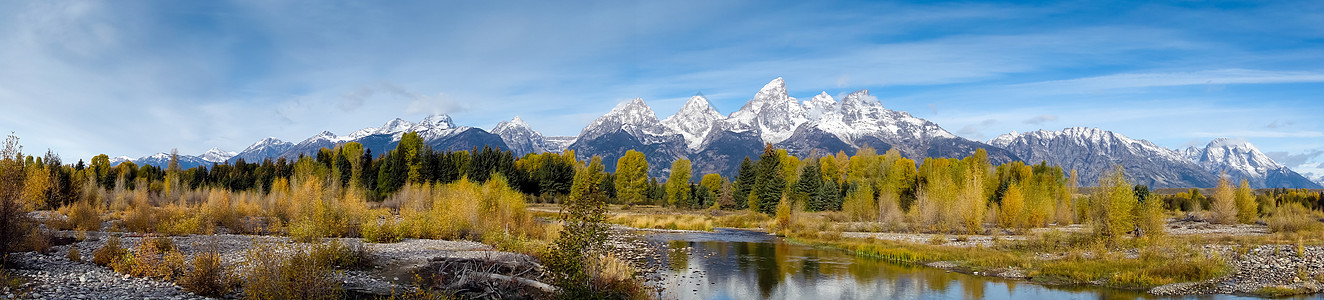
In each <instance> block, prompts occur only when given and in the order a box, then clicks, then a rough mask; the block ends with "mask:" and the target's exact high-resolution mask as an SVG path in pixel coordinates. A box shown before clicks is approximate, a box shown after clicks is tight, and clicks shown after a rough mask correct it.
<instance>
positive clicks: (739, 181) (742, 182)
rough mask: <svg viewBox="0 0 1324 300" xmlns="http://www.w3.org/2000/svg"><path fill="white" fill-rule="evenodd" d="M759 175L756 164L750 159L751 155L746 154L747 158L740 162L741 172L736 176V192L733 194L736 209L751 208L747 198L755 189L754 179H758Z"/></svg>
mask: <svg viewBox="0 0 1324 300" xmlns="http://www.w3.org/2000/svg"><path fill="white" fill-rule="evenodd" d="M757 176H758V174H757V173H756V172H755V170H754V164H753V163H752V162H750V161H749V156H746V157H745V160H744V161H741V162H740V173H739V174H738V175H737V176H736V181H735V186H734V189H735V194H734V195H733V196H734V198H735V209H746V208H749V201H746V199H748V198H749V195H750V193H751V191H753V190H754V181H756V180H757Z"/></svg>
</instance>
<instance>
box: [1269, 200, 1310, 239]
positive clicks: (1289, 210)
mask: <svg viewBox="0 0 1324 300" xmlns="http://www.w3.org/2000/svg"><path fill="white" fill-rule="evenodd" d="M1319 220H1320V215H1319V213H1317V212H1314V211H1311V210H1310V209H1308V208H1306V207H1305V206H1301V204H1300V203H1287V204H1284V205H1282V206H1279V207H1278V209H1276V210H1274V211H1273V214H1272V215H1270V216H1269V217H1268V218H1265V223H1268V224H1269V230H1270V231H1272V232H1275V233H1315V232H1320V231H1324V223H1320V221H1319Z"/></svg>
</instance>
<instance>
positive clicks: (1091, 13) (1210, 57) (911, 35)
mask: <svg viewBox="0 0 1324 300" xmlns="http://www.w3.org/2000/svg"><path fill="white" fill-rule="evenodd" d="M1099 2H1101V1H1080V2H1063V3H1038V2H1031V3H1019V2H929V1H925V2H922V3H909V2H819V1H812V2H810V3H801V2H800V1H788V2H774V1H641V2H628V1H600V2H576V3H569V2H561V1H528V2H507V1H462V2H443V1H428V2H417V3H405V2H392V3H391V5H377V3H376V2H338V3H337V2H328V1H307V2H286V1H251V2H221V1H115V2H105V1H97V2H79V1H58V2H57V1H6V0H0V45H4V46H3V47H0V107H3V109H0V115H2V116H3V117H0V130H4V131H6V132H9V131H13V132H15V133H16V134H17V135H18V136H19V137H20V138H21V139H22V144H23V145H25V146H26V148H25V149H26V150H27V152H29V153H36V152H44V151H45V150H46V149H48V148H49V149H52V150H54V151H55V152H57V153H60V154H61V155H62V156H63V157H64V159H65V160H66V161H76V160H77V159H85V158H89V157H91V156H93V155H96V154H98V153H106V154H110V155H112V156H116V155H128V156H132V157H138V156H144V155H148V154H151V153H155V152H162V151H168V150H169V149H171V148H178V149H179V150H180V151H181V152H182V153H201V152H203V151H205V150H206V149H208V148H211V147H221V148H222V149H226V150H230V151H239V150H242V149H243V148H245V147H247V146H248V145H249V144H251V143H253V142H255V141H257V140H259V139H261V138H264V137H268V136H274V137H277V138H281V139H285V140H289V141H294V142H298V141H299V140H302V139H304V138H307V137H308V136H311V135H313V134H316V133H317V132H320V131H322V130H330V131H332V132H335V133H338V134H348V133H349V132H352V131H354V130H357V129H360V128H363V127H369V126H379V125H381V124H382V123H385V122H386V121H388V120H390V119H392V118H395V117H402V118H405V119H407V120H411V121H417V120H420V119H422V118H423V117H424V116H426V115H428V114H431V113H447V114H450V115H451V116H452V117H453V118H454V119H455V121H456V122H457V123H459V124H461V125H469V126H477V127H483V128H491V127H492V126H494V125H495V124H496V123H497V122H499V121H501V120H506V119H510V118H512V117H514V116H516V115H519V116H521V117H523V118H524V119H525V120H526V121H528V122H529V123H530V124H531V125H533V126H534V128H535V129H538V130H540V131H542V132H543V133H544V134H547V135H574V134H577V133H578V131H579V130H580V129H582V127H583V126H584V125H586V124H587V123H588V122H589V121H591V120H592V119H593V118H595V117H597V116H598V115H601V114H603V113H605V112H607V111H608V110H610V109H611V108H612V107H613V106H615V105H616V104H617V103H619V102H621V101H625V100H627V99H631V98H634V97H642V98H644V99H645V100H646V101H647V102H648V103H649V104H650V105H652V106H653V107H654V109H655V111H657V112H658V114H659V117H662V118H664V117H666V116H668V115H670V114H672V113H673V112H674V111H675V110H677V109H679V107H680V106H681V104H683V102H684V101H685V99H687V98H688V97H689V96H691V95H693V94H695V93H697V92H702V93H704V94H705V95H706V96H708V98H709V99H710V100H712V101H713V104H714V106H716V108H717V109H718V110H719V111H720V112H722V113H723V114H726V113H730V112H731V111H734V110H735V109H737V108H739V107H740V105H742V104H743V103H744V102H745V101H746V100H748V99H749V98H750V97H751V96H752V95H753V94H754V93H755V92H756V91H757V89H758V88H759V87H761V86H763V84H765V83H767V82H768V81H769V80H771V79H773V78H776V77H784V78H785V79H786V81H787V85H788V88H789V90H790V91H791V93H792V96H795V97H798V98H801V99H807V98H808V97H811V96H813V95H814V94H817V93H818V92H820V91H826V92H827V93H829V94H832V95H840V94H844V93H848V92H851V91H854V90H858V89H869V90H870V91H871V93H872V94H873V95H874V96H877V97H878V98H880V100H881V101H882V102H883V104H884V106H887V107H889V108H892V109H896V110H903V111H907V112H910V113H911V114H914V115H916V116H919V117H922V118H926V119H929V120H932V121H935V122H937V123H938V124H940V125H942V126H943V127H944V128H946V129H948V130H949V131H952V132H954V133H956V134H958V135H961V136H964V137H967V138H970V139H976V140H988V139H990V138H992V137H995V136H997V135H999V134H1002V133H1006V132H1009V131H1013V130H1015V131H1022V132H1023V131H1032V130H1038V129H1049V130H1059V129H1062V128H1065V127H1074V126H1087V127H1099V128H1103V129H1108V130H1113V131H1117V132H1120V133H1122V134H1125V135H1128V136H1131V137H1133V138H1140V139H1147V140H1150V141H1153V142H1155V143H1157V144H1159V145H1162V146H1165V147H1169V148H1183V147H1186V146H1188V145H1203V144H1204V143H1207V142H1208V141H1209V140H1211V139H1213V138H1216V137H1229V138H1237V139H1245V140H1247V141H1250V142H1252V143H1254V144H1255V145H1257V146H1258V147H1259V148H1260V149H1261V150H1263V151H1265V152H1268V153H1271V156H1273V157H1274V158H1276V159H1278V160H1279V161H1280V162H1283V163H1285V164H1288V165H1289V166H1292V167H1293V168H1294V169H1298V170H1299V171H1302V172H1311V173H1312V174H1314V175H1315V176H1321V175H1324V155H1322V154H1324V121H1322V120H1324V96H1321V95H1324V93H1321V91H1324V2H1320V1H1252V2H1216V1H1214V2H1210V1H1174V2H1150V1H1137V2H1120V1H1118V2H1105V3H1103V4H1100V3H1099Z"/></svg>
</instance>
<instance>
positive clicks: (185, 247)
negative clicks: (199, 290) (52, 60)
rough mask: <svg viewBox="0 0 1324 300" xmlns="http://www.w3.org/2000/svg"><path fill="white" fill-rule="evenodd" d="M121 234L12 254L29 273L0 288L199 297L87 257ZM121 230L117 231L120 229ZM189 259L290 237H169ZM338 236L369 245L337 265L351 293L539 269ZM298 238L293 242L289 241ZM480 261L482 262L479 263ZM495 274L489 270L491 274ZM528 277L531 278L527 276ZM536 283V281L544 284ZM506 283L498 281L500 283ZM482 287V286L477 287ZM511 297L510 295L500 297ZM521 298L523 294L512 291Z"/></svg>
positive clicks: (464, 286) (54, 294)
mask: <svg viewBox="0 0 1324 300" xmlns="http://www.w3.org/2000/svg"><path fill="white" fill-rule="evenodd" d="M112 234H114V235H117V236H120V240H121V245H122V246H124V247H126V248H130V249H131V248H134V247H137V245H138V244H139V243H141V242H142V240H143V239H144V237H143V236H142V235H137V234H127V235H122V234H121V233H106V232H89V233H86V235H85V237H84V238H83V239H81V240H71V239H65V240H71V241H76V242H74V243H71V244H65V245H55V246H52V247H51V248H50V251H48V253H46V254H40V253H36V252H24V253H14V254H10V257H9V260H10V262H11V263H12V264H13V268H11V269H9V271H10V273H11V274H14V275H17V276H20V277H23V278H25V279H26V280H27V282H26V283H24V284H23V285H22V286H20V287H18V290H6V291H3V292H0V298H3V299H16V298H21V299H205V297H202V296H198V295H195V294H193V293H190V292H188V291H185V290H184V289H183V288H181V287H180V286H179V285H176V284H175V283H172V282H169V281H162V280H157V279H149V278H137V277H130V276H128V275H124V274H120V273H116V272H114V271H112V270H110V269H109V268H106V267H101V266H97V265H95V264H92V263H91V262H90V261H91V260H92V256H93V255H92V253H93V252H94V251H95V250H96V249H100V248H101V247H103V246H104V245H105V243H106V240H107V239H108V238H109V236H110V235H112ZM73 235H74V233H73V232H67V231H66V232H58V233H56V236H68V237H72V236H73ZM121 235H122V236H121ZM168 238H169V239H170V240H171V241H172V242H173V243H174V244H175V247H176V250H177V251H179V252H180V253H181V254H183V255H184V256H185V257H186V258H187V260H188V261H192V258H193V256H194V255H197V254H199V253H203V252H204V251H217V252H218V253H219V254H220V257H221V261H222V265H224V266H226V267H227V269H230V270H234V269H235V268H236V267H238V266H241V265H242V264H243V262H244V261H245V255H246V254H247V253H248V250H249V249H250V248H251V247H253V245H254V244H257V243H271V244H290V243H292V242H291V241H290V240H289V239H288V238H285V237H272V236H251V235H230V234H217V235H190V236H177V237H168ZM340 240H341V241H342V242H343V243H347V244H356V245H355V246H356V247H357V246H359V245H361V247H364V248H366V249H367V253H369V258H370V259H371V261H372V262H371V265H372V267H371V268H370V269H366V270H344V271H336V272H334V274H333V275H332V277H333V278H334V279H335V280H336V281H339V282H340V283H341V285H342V286H341V288H342V289H343V290H344V291H346V292H347V293H350V294H353V295H365V296H371V295H384V296H389V295H393V294H403V293H408V292H411V291H414V290H415V289H416V288H417V282H416V280H417V279H419V277H418V276H415V274H420V273H424V274H427V273H435V274H427V275H429V277H430V278H433V279H436V278H438V277H436V276H440V275H451V276H458V275H470V276H467V278H469V279H468V281H458V280H447V281H446V282H448V283H452V284H454V285H452V286H448V287H447V288H453V289H454V290H457V291H458V292H460V293H464V292H468V291H472V290H473V289H482V288H484V287H488V286H492V287H495V286H496V285H490V284H487V283H490V282H480V281H500V280H504V281H519V280H522V281H521V282H522V283H521V284H518V286H519V287H517V288H515V289H514V290H516V291H517V292H515V294H516V295H521V294H522V295H524V296H528V295H527V294H526V293H522V292H520V290H522V289H524V288H525V287H528V286H530V284H534V285H536V284H538V283H540V282H538V280H542V279H544V278H542V277H541V276H543V275H544V274H543V273H542V271H541V266H540V265H539V264H538V263H537V262H536V261H535V260H534V259H532V258H531V257H529V256H527V255H523V254H517V253H510V252H502V251H496V250H495V249H494V248H492V246H489V245H485V244H482V243H477V242H470V241H443V240H418V239H406V240H404V241H401V242H398V243H390V244H375V243H361V239H340ZM293 244H297V243H293ZM73 248H77V249H78V251H79V253H80V254H81V262H76V261H71V260H69V259H68V253H69V251H70V249H73ZM479 265H484V266H487V267H488V268H478V267H477V266H479ZM497 265H500V266H505V268H504V269H502V271H506V272H522V274H520V276H511V275H513V274H510V273H507V274H500V272H492V273H486V274H482V275H483V276H472V275H475V274H478V273H472V274H459V273H457V272H459V271H465V272H477V271H478V270H480V269H481V270H483V271H492V270H496V268H491V267H490V266H497ZM491 275H495V276H491ZM528 277H532V278H533V279H529V278H528ZM548 287H550V286H547V285H541V286H538V287H534V288H533V289H534V290H537V289H539V288H548ZM503 288H504V287H503ZM480 292H481V291H480ZM241 296H242V291H236V292H235V293H233V294H231V295H227V296H226V297H227V298H233V297H241ZM506 298H510V297H506ZM513 298H521V297H513Z"/></svg>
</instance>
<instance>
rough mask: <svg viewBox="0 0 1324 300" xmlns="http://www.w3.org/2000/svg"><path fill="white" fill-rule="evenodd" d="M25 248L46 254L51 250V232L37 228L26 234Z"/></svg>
mask: <svg viewBox="0 0 1324 300" xmlns="http://www.w3.org/2000/svg"><path fill="white" fill-rule="evenodd" d="M26 244H27V246H28V247H27V248H28V250H30V251H33V252H37V253H41V254H47V253H49V252H50V251H51V233H50V232H47V231H45V230H38V231H34V232H32V233H30V234H28V239H27V242H26Z"/></svg>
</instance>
